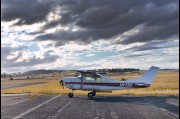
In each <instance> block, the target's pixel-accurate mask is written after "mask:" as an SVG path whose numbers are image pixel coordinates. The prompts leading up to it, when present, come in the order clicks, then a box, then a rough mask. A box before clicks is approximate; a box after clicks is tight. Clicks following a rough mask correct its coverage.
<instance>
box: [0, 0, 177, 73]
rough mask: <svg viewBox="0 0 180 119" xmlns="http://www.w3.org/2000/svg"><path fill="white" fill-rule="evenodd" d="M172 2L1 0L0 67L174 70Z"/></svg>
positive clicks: (174, 13)
mask: <svg viewBox="0 0 180 119" xmlns="http://www.w3.org/2000/svg"><path fill="white" fill-rule="evenodd" d="M178 4H179V1H178V0H1V71H2V72H22V71H27V70H34V69H78V70H79V69H98V68H127V67H128V68H139V69H148V68H149V67H150V66H158V67H160V68H162V69H163V68H176V69H179V5H178Z"/></svg>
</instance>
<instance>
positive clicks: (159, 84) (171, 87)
mask: <svg viewBox="0 0 180 119" xmlns="http://www.w3.org/2000/svg"><path fill="white" fill-rule="evenodd" d="M74 75H75V72H65V73H64V77H69V76H70V77H72V76H74ZM141 75H142V74H140V75H139V74H138V73H133V74H132V73H127V74H124V75H122V74H118V73H116V74H107V76H109V77H111V78H113V79H116V80H121V78H125V79H128V80H131V79H133V78H137V77H140V76H141ZM59 78H61V73H57V74H51V75H46V76H44V78H40V79H32V80H27V79H26V80H2V81H1V84H12V83H31V82H42V81H43V82H47V83H45V84H38V85H30V86H23V87H16V88H11V89H3V90H1V93H2V94H13V93H33V94H67V93H69V89H67V88H66V87H64V89H63V88H62V86H61V85H60V84H59V80H58V79H59ZM74 94H75V95H87V91H74ZM100 94H104V93H100ZM105 95H179V71H174V70H172V71H170V70H168V71H163V70H161V71H159V72H158V75H157V76H156V78H155V80H154V82H153V84H152V86H151V87H148V88H141V89H126V90H116V91H113V92H112V93H105Z"/></svg>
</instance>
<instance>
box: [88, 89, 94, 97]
mask: <svg viewBox="0 0 180 119" xmlns="http://www.w3.org/2000/svg"><path fill="white" fill-rule="evenodd" d="M95 95H96V92H95V91H92V92H89V93H88V97H89V98H93V97H94V96H95Z"/></svg>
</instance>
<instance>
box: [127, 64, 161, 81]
mask: <svg viewBox="0 0 180 119" xmlns="http://www.w3.org/2000/svg"><path fill="white" fill-rule="evenodd" d="M158 71H159V67H154V66H152V67H151V68H150V69H149V70H148V71H146V72H145V74H144V75H142V76H141V77H140V78H137V79H133V80H129V81H133V82H142V83H146V84H151V83H152V81H153V80H154V78H155V76H156V74H157V72H158Z"/></svg>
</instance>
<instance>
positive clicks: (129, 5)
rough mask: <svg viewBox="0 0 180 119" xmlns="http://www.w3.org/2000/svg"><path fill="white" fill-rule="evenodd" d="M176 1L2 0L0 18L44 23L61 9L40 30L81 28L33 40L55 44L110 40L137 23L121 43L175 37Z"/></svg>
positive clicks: (177, 24) (61, 31)
mask: <svg viewBox="0 0 180 119" xmlns="http://www.w3.org/2000/svg"><path fill="white" fill-rule="evenodd" d="M178 4H179V1H178V0H151V1H149V0H133V1H132V0H124V1H117V0H89V1H87V0H64V1H57V0H42V1H37V0H28V1H25V0H3V1H2V6H1V9H2V16H1V19H2V20H3V21H11V20H14V19H19V21H18V22H17V23H16V25H21V24H33V23H37V22H42V21H44V22H46V17H47V15H48V14H49V13H50V12H55V10H56V8H57V7H59V8H61V9H60V10H61V12H60V13H59V16H61V19H59V20H54V21H51V22H46V24H45V25H44V26H43V27H42V29H41V30H42V31H43V30H47V29H50V28H54V27H56V26H57V25H62V26H67V25H68V26H71V27H72V28H73V26H78V27H79V28H81V30H77V31H72V30H71V29H69V30H67V31H65V30H59V31H56V32H55V33H51V34H39V35H38V36H37V38H36V40H39V41H41V40H42V41H43V40H53V41H55V42H56V45H63V44H66V43H68V42H69V41H76V42H79V43H83V44H87V43H90V42H93V41H96V40H99V39H107V40H109V39H113V38H115V37H117V36H118V35H121V34H122V33H124V32H127V31H129V30H131V29H133V28H135V27H136V26H139V25H142V24H143V28H142V29H140V31H139V32H138V33H136V34H132V35H130V36H127V37H125V38H124V40H123V41H119V42H118V43H121V44H129V43H134V42H147V41H152V40H167V39H168V38H171V37H176V38H178V37H179V35H178V32H179V6H178Z"/></svg>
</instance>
